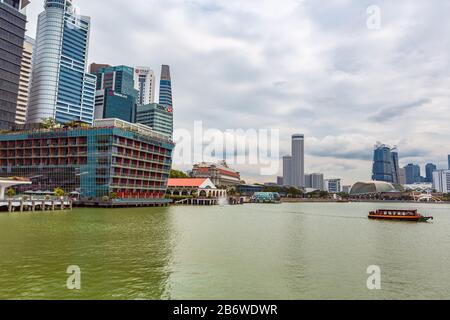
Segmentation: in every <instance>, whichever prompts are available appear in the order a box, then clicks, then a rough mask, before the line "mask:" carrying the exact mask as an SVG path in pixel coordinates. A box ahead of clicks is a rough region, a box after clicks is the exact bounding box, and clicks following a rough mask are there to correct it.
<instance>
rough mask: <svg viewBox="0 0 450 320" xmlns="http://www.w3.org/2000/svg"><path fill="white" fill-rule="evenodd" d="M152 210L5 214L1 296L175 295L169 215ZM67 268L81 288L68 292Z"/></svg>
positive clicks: (1, 219) (0, 219) (0, 218)
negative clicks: (171, 291)
mask: <svg viewBox="0 0 450 320" xmlns="http://www.w3.org/2000/svg"><path fill="white" fill-rule="evenodd" d="M150 210H151V211H150V212H149V209H145V208H143V209H141V208H139V209H132V210H130V209H126V210H121V209H119V210H104V209H95V210H92V209H77V210H74V211H72V212H55V213H42V212H39V213H37V212H36V213H22V214H1V215H0V275H1V278H0V298H43V299H55V298H62V299H78V298H80V299H81V298H82V299H161V298H170V297H169V296H168V292H167V291H166V285H167V279H168V272H169V271H168V265H169V261H170V259H171V257H170V254H171V240H170V235H171V227H170V220H169V219H170V215H168V213H167V212H168V209H167V208H157V209H150ZM69 265H78V266H79V267H80V268H81V286H82V290H81V291H71V290H68V289H67V288H66V279H67V277H68V276H69V275H68V274H66V273H65V272H66V269H67V267H68V266H69Z"/></svg>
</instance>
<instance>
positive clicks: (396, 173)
mask: <svg viewBox="0 0 450 320" xmlns="http://www.w3.org/2000/svg"><path fill="white" fill-rule="evenodd" d="M391 162H392V182H393V183H394V184H399V183H400V165H399V164H398V152H397V147H394V148H392V149H391Z"/></svg>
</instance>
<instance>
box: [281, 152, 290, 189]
mask: <svg viewBox="0 0 450 320" xmlns="http://www.w3.org/2000/svg"><path fill="white" fill-rule="evenodd" d="M283 185H285V186H292V157H291V156H285V157H283Z"/></svg>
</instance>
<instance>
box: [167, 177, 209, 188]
mask: <svg viewBox="0 0 450 320" xmlns="http://www.w3.org/2000/svg"><path fill="white" fill-rule="evenodd" d="M206 180H208V178H180V179H169V181H168V182H167V186H168V187H200V186H201V185H202V184H203V183H204V182H205V181H206Z"/></svg>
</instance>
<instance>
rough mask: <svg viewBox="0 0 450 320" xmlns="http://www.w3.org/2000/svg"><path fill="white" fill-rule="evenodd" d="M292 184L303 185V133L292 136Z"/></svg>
mask: <svg viewBox="0 0 450 320" xmlns="http://www.w3.org/2000/svg"><path fill="white" fill-rule="evenodd" d="M292 185H293V186H295V187H304V186H305V136H304V135H303V134H294V135H293V136H292Z"/></svg>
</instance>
